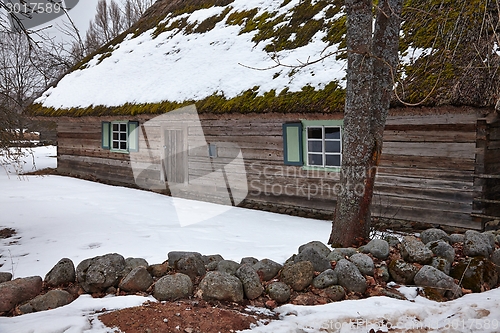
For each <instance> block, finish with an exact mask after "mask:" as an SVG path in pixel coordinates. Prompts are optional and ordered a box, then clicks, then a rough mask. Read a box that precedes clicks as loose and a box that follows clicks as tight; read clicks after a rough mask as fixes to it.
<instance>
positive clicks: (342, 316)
mask: <svg viewBox="0 0 500 333" xmlns="http://www.w3.org/2000/svg"><path fill="white" fill-rule="evenodd" d="M34 152H35V162H36V166H37V168H38V169H40V168H44V167H55V164H56V159H55V158H54V157H55V155H56V151H55V148H54V147H39V148H35V150H34ZM27 160H28V163H27V165H26V166H25V169H26V170H29V169H31V162H32V160H31V159H27ZM0 170H1V169H0ZM184 209H186V210H189V211H190V212H191V214H193V216H194V217H199V216H206V215H205V214H206V212H207V211H218V210H219V209H220V207H219V206H217V205H214V204H209V203H203V202H196V201H190V200H185V207H184ZM0 212H1V213H0V229H1V228H6V227H7V228H13V229H16V230H17V231H18V234H17V235H16V236H15V237H16V238H18V239H17V243H16V244H13V245H9V246H8V245H7V244H8V243H9V242H11V241H12V240H13V239H12V238H10V239H7V240H0V264H3V266H2V267H0V270H1V271H8V272H13V273H14V276H15V277H26V276H32V275H40V276H42V277H44V276H45V274H46V273H47V272H48V271H49V270H50V269H51V268H52V266H53V265H54V264H56V263H57V261H58V260H59V259H61V258H63V257H67V258H70V259H72V260H73V261H74V262H75V265H78V263H80V262H81V261H82V260H83V259H86V258H90V257H94V256H97V255H103V254H106V253H111V252H116V253H120V254H122V255H123V256H125V257H129V256H132V257H143V258H145V259H146V260H148V262H149V263H161V262H163V261H164V260H165V259H166V258H167V256H166V254H167V253H168V252H169V251H173V250H188V251H198V252H201V253H203V254H215V253H219V254H221V255H222V256H224V258H226V259H233V260H238V261H239V260H240V259H241V258H242V257H245V256H254V257H256V258H259V259H262V258H270V259H273V260H276V261H278V262H284V261H285V260H286V259H287V258H288V257H289V256H290V255H291V254H293V253H296V251H297V248H298V247H299V245H301V244H303V243H306V242H308V241H311V240H322V241H325V240H326V238H327V237H328V234H329V229H330V223H327V222H325V221H318V220H312V219H304V218H297V217H290V216H284V215H279V214H272V213H266V212H259V211H253V210H246V209H241V208H233V209H231V210H229V211H226V212H224V213H222V214H220V215H218V216H216V217H214V218H211V219H208V220H205V221H203V222H201V223H198V224H195V225H190V226H186V227H181V226H180V223H179V222H178V220H177V216H176V213H175V210H174V209H173V204H172V199H171V198H169V197H166V196H162V195H157V194H154V193H149V192H145V191H140V190H133V189H127V188H121V187H114V186H107V185H102V184H98V183H92V182H87V181H83V180H78V179H72V178H66V177H59V176H45V177H41V176H28V177H21V178H18V177H16V176H13V175H10V176H8V175H7V174H6V173H5V172H4V171H0ZM402 289H403V291H404V292H405V293H406V294H407V295H408V297H409V298H411V299H412V301H400V300H395V299H391V298H387V297H372V298H369V299H364V300H355V301H354V300H352V301H342V302H337V303H332V304H328V305H323V306H314V307H311V306H294V305H285V306H282V307H280V308H278V309H277V311H278V312H279V313H280V314H282V315H283V320H281V321H276V322H273V323H271V324H269V325H267V326H261V327H255V328H253V329H252V330H251V332H266V333H294V332H369V331H370V329H372V328H373V329H374V330H375V331H377V330H381V331H382V332H388V331H389V328H390V329H391V330H390V332H407V331H410V330H411V329H415V331H414V332H424V331H425V332H500V290H492V291H489V292H485V293H482V294H471V295H466V296H464V297H462V298H460V299H458V300H455V301H451V302H447V303H436V302H433V301H429V300H427V299H425V298H422V297H420V296H416V292H415V288H409V287H402ZM148 299H151V298H145V297H138V296H126V297H106V298H103V299H92V298H91V297H90V296H88V295H84V296H81V297H80V298H78V299H77V300H76V301H74V302H73V303H72V304H70V305H67V306H65V307H62V308H58V309H54V310H50V311H45V312H39V313H33V314H28V315H24V316H20V317H15V318H0V332H1V333H59V332H60V333H62V332H66V333H81V332H89V333H99V332H111V331H110V330H109V329H108V330H106V328H105V327H104V326H103V325H102V324H101V323H100V322H99V321H98V320H97V319H96V315H94V311H95V310H99V309H102V308H106V309H109V310H113V309H119V308H125V307H130V306H135V305H139V304H141V303H142V302H144V301H145V300H148Z"/></svg>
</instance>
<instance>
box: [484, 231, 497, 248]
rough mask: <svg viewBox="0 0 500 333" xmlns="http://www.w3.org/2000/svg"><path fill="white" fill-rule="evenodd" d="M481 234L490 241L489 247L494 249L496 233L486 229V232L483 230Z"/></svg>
mask: <svg viewBox="0 0 500 333" xmlns="http://www.w3.org/2000/svg"><path fill="white" fill-rule="evenodd" d="M482 234H483V235H484V237H486V239H488V241H489V242H490V246H491V248H492V249H495V245H496V242H495V237H496V234H495V232H494V231H486V232H483V233H482Z"/></svg>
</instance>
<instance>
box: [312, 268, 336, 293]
mask: <svg viewBox="0 0 500 333" xmlns="http://www.w3.org/2000/svg"><path fill="white" fill-rule="evenodd" d="M337 281H338V280H337V272H336V271H334V270H333V269H331V268H330V269H327V270H326V271H324V272H322V273H321V274H319V275H318V276H316V277H315V278H314V279H313V282H312V285H313V287H314V288H318V289H323V288H326V287H329V286H332V285H334V284H337Z"/></svg>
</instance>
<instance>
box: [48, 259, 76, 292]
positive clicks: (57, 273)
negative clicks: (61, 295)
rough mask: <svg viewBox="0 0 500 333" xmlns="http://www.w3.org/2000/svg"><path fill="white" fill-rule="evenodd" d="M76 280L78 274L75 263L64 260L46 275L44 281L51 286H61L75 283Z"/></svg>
mask: <svg viewBox="0 0 500 333" xmlns="http://www.w3.org/2000/svg"><path fill="white" fill-rule="evenodd" d="M75 279H76V272H75V265H74V264H73V261H71V259H68V258H63V259H61V260H59V262H58V263H57V264H56V265H55V266H54V267H52V269H51V270H50V271H49V272H48V273H47V275H45V279H44V281H45V283H46V284H47V285H49V286H60V285H64V284H68V283H72V282H75Z"/></svg>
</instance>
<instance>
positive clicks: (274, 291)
mask: <svg viewBox="0 0 500 333" xmlns="http://www.w3.org/2000/svg"><path fill="white" fill-rule="evenodd" d="M266 292H267V294H268V295H269V297H271V299H273V300H275V301H276V302H278V303H285V302H288V300H289V299H290V295H291V291H290V287H289V286H288V285H287V284H286V283H283V282H272V283H270V284H269V285H268V286H267V289H266Z"/></svg>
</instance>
